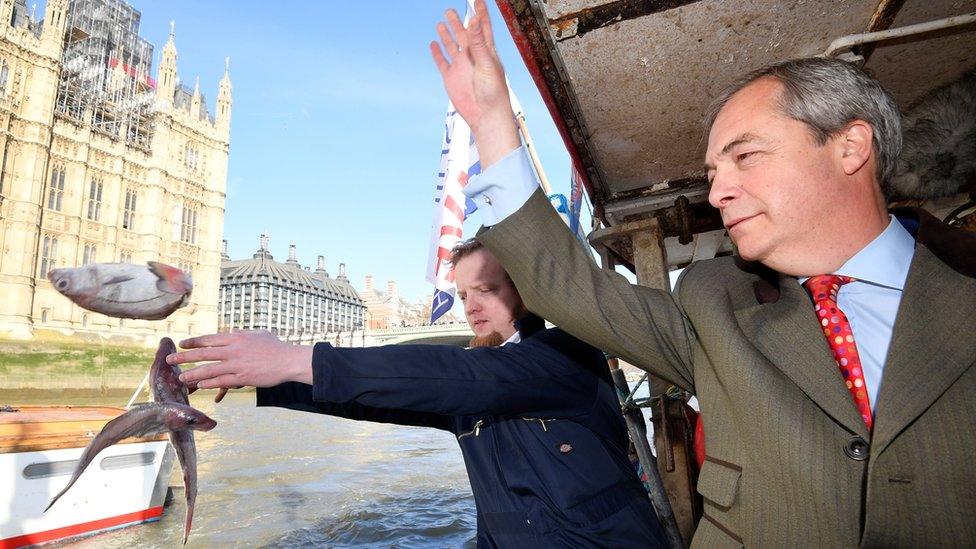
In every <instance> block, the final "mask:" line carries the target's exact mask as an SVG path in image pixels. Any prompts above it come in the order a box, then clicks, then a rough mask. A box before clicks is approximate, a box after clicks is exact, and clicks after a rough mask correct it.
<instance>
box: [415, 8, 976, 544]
mask: <svg viewBox="0 0 976 549" xmlns="http://www.w3.org/2000/svg"><path fill="white" fill-rule="evenodd" d="M476 10H477V11H478V13H479V14H484V13H486V9H485V6H484V2H483V1H479V2H478V3H476ZM438 34H439V35H440V38H441V41H440V44H432V45H431V50H432V54H433V57H434V61H435V64H436V65H437V66H438V69H439V70H440V72H441V74H442V76H443V78H444V82H445V87H446V88H447V91H448V94H449V95H450V97H451V99H452V101H453V103H454V105H455V107H456V108H457V109H458V112H460V113H461V115H462V116H463V117H464V118H465V119H466V120H467V121H468V123H469V124H470V126H471V128H472V131H473V132H474V133H475V136H476V140H477V144H478V147H479V152H480V155H481V162H482V168H483V170H484V171H483V173H482V175H480V176H478V177H476V178H474V179H473V180H472V182H471V183H470V184H469V185H468V187H467V188H466V189H465V192H466V193H467V194H468V195H469V196H470V197H472V198H473V199H475V200H476V201H477V202H478V204H479V210H480V211H481V212H482V214H481V215H482V220H483V222H484V224H485V225H490V226H492V228H491V229H490V230H488V231H487V232H486V233H484V234H483V235H482V236H481V237H480V239H481V240H482V241H483V242H484V243H485V244H486V245H487V246H488V247H489V248H490V249H491V250H492V252H493V253H494V254H495V256H496V257H497V258H498V259H499V260H500V261H501V263H502V264H503V265H504V267H505V269H506V270H507V271H508V272H509V274H510V275H511V277H512V279H513V280H514V281H515V284H516V286H517V287H518V289H519V291H520V293H521V295H522V297H523V299H524V300H525V303H526V306H527V307H529V308H530V309H532V310H534V311H537V312H538V313H539V314H541V315H542V316H544V317H545V318H547V319H549V320H551V321H552V322H554V323H555V324H557V325H558V326H560V327H561V328H563V329H564V330H565V331H567V332H569V333H571V334H573V335H575V336H577V337H579V338H581V339H583V340H585V341H587V342H589V343H591V344H593V345H594V346H596V347H599V348H602V349H604V350H606V351H609V352H611V353H613V354H616V355H619V356H621V357H623V358H624V359H626V360H627V361H629V362H631V363H633V364H636V365H638V366H640V367H641V368H644V369H646V370H648V371H650V372H653V373H654V374H656V375H659V376H661V377H663V378H665V379H667V380H669V381H671V382H673V383H675V384H676V385H678V386H680V387H682V388H684V389H686V390H688V391H691V392H693V393H695V394H696V395H697V397H698V399H699V402H700V404H701V411H702V417H703V420H704V424H705V431H706V432H707V436H708V455H707V457H706V458H705V465H704V467H703V469H702V471H701V476H700V479H699V485H698V490H699V492H700V493H701V494H702V496H703V497H704V502H705V503H704V504H705V514H704V518H703V520H702V521H701V523H700V524H699V527H698V530H697V532H696V534H695V537H694V540H693V545H694V546H696V547H735V546H744V545H745V546H760V547H782V546H829V547H855V546H864V547H873V546H901V547H910V546H912V547H917V546H972V545H974V544H976V460H974V456H976V424H974V422H973V416H974V414H976V398H974V397H976V368H974V367H973V365H974V363H976V337H974V336H973V334H974V333H976V259H974V258H976V238H974V236H973V235H972V234H971V233H963V232H961V231H958V230H955V229H951V228H949V227H947V226H946V225H944V224H942V223H941V222H939V221H938V220H936V219H934V218H933V217H931V216H930V215H928V214H926V213H925V212H923V211H920V210H905V211H894V212H890V213H889V212H888V211H887V209H886V200H885V184H886V182H887V181H888V180H889V179H890V178H891V176H892V172H893V171H894V163H895V160H896V159H897V157H898V152H899V149H900V146H901V130H900V122H899V114H898V110H897V107H896V106H895V104H894V102H893V101H892V99H891V98H890V96H889V95H888V94H887V92H885V91H884V90H883V89H882V88H881V86H880V84H878V83H877V82H876V81H875V80H873V79H871V78H870V77H868V76H867V75H865V74H864V73H863V72H861V71H860V70H859V69H857V68H856V67H854V66H852V65H849V64H847V63H844V62H841V61H835V60H826V59H803V60H795V61H791V62H786V63H781V64H778V65H775V66H771V67H766V68H764V69H760V70H759V71H756V72H754V73H752V74H750V75H747V76H746V77H745V78H743V79H742V80H740V81H739V82H736V83H734V84H733V85H732V86H731V87H730V88H729V89H728V91H727V92H725V93H724V94H723V95H721V96H720V97H719V98H718V99H717V100H716V102H715V107H714V109H713V110H712V114H711V115H710V116H709V119H708V120H707V122H708V127H709V129H710V132H709V138H708V148H707V152H706V155H705V165H706V169H707V171H708V177H709V180H710V181H711V190H710V194H709V201H710V202H711V203H712V205H713V206H715V207H716V208H718V209H719V211H720V212H721V214H722V219H723V221H724V223H725V225H726V228H727V229H728V231H729V235H730V236H731V238H732V239H733V242H734V243H735V244H736V249H737V252H736V256H735V257H726V258H720V259H715V260H710V261H703V262H698V263H695V264H693V265H691V266H690V267H689V268H687V269H686V270H685V272H684V274H683V276H682V278H681V280H680V281H679V283H678V289H677V290H676V292H675V294H673V295H672V294H669V293H667V292H663V291H658V290H653V289H649V288H644V287H640V286H634V285H631V284H629V283H628V282H627V281H626V280H625V279H624V278H623V277H621V276H619V275H617V274H615V273H612V272H606V271H602V270H600V269H598V268H597V267H596V266H595V265H593V262H592V260H591V259H590V258H589V257H588V256H587V254H586V253H585V251H583V250H582V249H581V248H580V247H579V246H578V244H577V243H575V242H574V240H573V237H572V235H570V234H569V232H568V231H567V230H566V228H565V226H564V224H563V223H562V222H561V221H560V219H559V218H558V216H557V215H556V214H555V213H554V212H553V211H552V208H551V207H550V206H549V204H548V201H546V199H545V197H544V196H543V195H542V194H541V193H540V192H539V191H538V190H533V185H534V181H533V179H532V177H531V169H530V168H529V166H528V163H527V161H526V160H525V155H524V152H523V151H522V150H521V147H520V143H519V139H518V135H517V132H516V130H515V126H514V122H513V117H512V112H511V109H510V106H509V103H508V96H507V90H506V86H505V80H504V72H503V70H502V67H501V64H500V63H499V62H498V58H497V55H496V54H495V51H494V45H493V43H492V38H491V27H490V22H489V21H488V19H487V18H486V17H484V16H482V15H479V16H476V17H475V18H474V19H473V20H472V22H471V23H470V24H469V26H468V28H467V29H465V28H463V27H462V26H461V24H460V21H459V20H458V18H457V15H456V14H454V13H453V12H449V13H448V16H447V24H446V25H445V24H441V25H438ZM828 274H836V275H843V276H847V277H851V278H853V279H854V280H853V281H852V282H850V283H847V284H844V285H843V286H842V287H841V288H840V291H839V293H838V298H837V307H839V308H841V309H842V310H843V311H845V312H846V315H847V317H849V318H850V326H851V329H852V330H853V338H855V339H856V344H857V351H858V352H859V354H860V360H861V362H862V363H863V370H864V371H863V374H864V375H863V384H864V386H863V389H864V392H865V393H866V395H867V396H866V398H868V399H869V400H870V414H869V419H870V420H871V422H872V423H873V426H871V427H870V428H869V426H868V424H867V423H866V419H865V418H862V415H861V414H860V413H859V412H858V409H857V407H856V406H855V403H854V400H853V398H852V392H850V391H849V390H848V387H847V386H845V379H844V377H842V374H841V371H840V369H839V367H838V366H839V364H840V363H839V361H837V360H835V355H833V354H832V353H831V350H830V348H829V347H828V344H827V342H826V340H825V338H824V332H823V331H822V325H821V323H820V320H821V319H820V318H819V317H818V315H817V313H815V311H814V304H813V301H812V300H811V297H810V295H808V293H807V291H806V290H805V289H804V287H803V286H802V285H801V284H802V283H803V281H805V280H806V279H807V278H809V277H814V276H819V275H828ZM861 383H862V381H861V380H858V385H857V387H858V388H862V387H861V385H860V384H861Z"/></svg>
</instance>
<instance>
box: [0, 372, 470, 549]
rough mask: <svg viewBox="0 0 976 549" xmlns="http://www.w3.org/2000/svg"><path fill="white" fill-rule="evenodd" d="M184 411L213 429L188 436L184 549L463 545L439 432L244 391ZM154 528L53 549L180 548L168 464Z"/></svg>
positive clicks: (448, 457) (180, 508)
mask: <svg viewBox="0 0 976 549" xmlns="http://www.w3.org/2000/svg"><path fill="white" fill-rule="evenodd" d="M213 394H214V393H213V392H212V391H208V392H206V393H204V394H194V395H192V396H191V401H192V402H191V404H192V405H193V406H194V407H196V408H198V409H200V410H201V411H203V412H204V413H206V414H207V415H209V416H210V417H212V418H213V419H215V420H216V421H217V427H216V428H214V429H213V430H212V431H209V432H205V433H197V434H196V441H197V453H198V460H199V468H198V471H199V495H198V496H197V503H196V512H195V513H194V520H193V530H192V532H191V533H190V538H189V541H188V542H187V546H188V547H309V546H316V547H404V548H407V547H474V546H475V528H476V521H475V511H474V499H473V497H472V496H471V488H470V486H469V484H468V479H467V474H466V473H465V470H464V463H463V462H462V460H461V452H460V450H459V449H458V446H457V443H456V442H455V439H454V436H453V435H452V434H450V433H446V432H442V431H436V430H433V429H423V428H416V427H400V426H396V425H385V424H378V423H367V422H357V421H351V420H346V419H342V418H335V417H331V416H325V415H320V414H311V413H304V412H295V411H291V410H282V409H276V408H256V407H255V405H254V393H253V392H231V393H230V394H229V395H227V397H226V398H225V399H224V400H223V402H221V403H220V404H214V403H213V401H212V399H213ZM127 396H128V395H121V394H120V395H112V396H108V397H102V396H91V395H86V394H84V393H77V394H71V395H69V396H65V395H64V394H58V393H55V392H34V393H31V394H20V395H18V393H17V392H16V391H2V392H0V403H15V402H18V401H19V403H21V404H31V403H35V404H37V403H46V404H101V405H115V406H122V405H124V404H125V401H126V400H127ZM170 484H171V485H173V486H179V487H180V488H179V489H178V490H174V497H173V501H172V503H171V504H170V505H169V506H168V507H167V508H166V511H165V513H164V515H163V518H162V519H161V520H160V521H159V522H154V523H149V524H143V525H139V526H133V527H130V528H125V529H122V530H117V531H113V532H107V533H103V534H99V535H96V536H92V537H88V538H85V539H82V540H80V541H77V542H72V543H61V544H58V545H56V546H57V547H70V548H96V547H98V548H101V547H108V548H122V547H125V548H129V547H148V548H153V547H158V548H167V549H169V548H172V547H177V546H179V545H180V541H181V537H182V528H183V513H184V508H185V505H184V500H183V490H182V477H181V475H180V473H179V465H175V466H174V467H173V475H172V479H171V480H170Z"/></svg>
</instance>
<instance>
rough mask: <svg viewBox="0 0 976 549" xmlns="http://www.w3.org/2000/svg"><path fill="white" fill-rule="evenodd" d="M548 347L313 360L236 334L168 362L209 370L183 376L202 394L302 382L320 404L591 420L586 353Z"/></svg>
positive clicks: (198, 343) (593, 381)
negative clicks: (585, 415) (588, 416)
mask: <svg viewBox="0 0 976 549" xmlns="http://www.w3.org/2000/svg"><path fill="white" fill-rule="evenodd" d="M550 338H551V336H548V337H543V336H538V337H533V338H530V339H528V340H526V341H525V342H523V343H520V344H514V345H505V346H503V347H483V348H478V349H469V350H465V349H461V348H460V347H453V346H449V345H389V346H386V347H373V348H367V349H350V348H335V347H332V346H331V345H328V344H326V343H319V344H317V345H316V346H315V348H314V352H313V349H312V348H310V347H294V346H292V345H287V344H285V343H282V342H280V341H278V340H277V338H275V337H274V336H273V335H271V334H270V333H268V332H238V333H231V334H214V335H212V336H202V337H198V338H192V339H189V340H187V341H184V342H182V343H181V346H183V347H185V348H186V347H189V348H188V349H187V350H185V351H181V352H178V353H174V354H173V355H170V356H169V357H167V361H168V362H169V363H170V364H187V363H192V362H198V361H204V362H210V364H205V365H202V366H199V367H197V368H193V369H190V370H186V371H184V372H183V374H182V375H181V376H180V379H182V380H184V381H185V382H187V383H190V384H193V383H195V384H197V385H198V386H199V387H200V388H202V389H210V388H217V387H237V386H241V385H247V386H256V387H271V386H277V385H279V384H281V383H284V382H288V381H298V382H301V383H306V384H309V385H311V386H312V395H311V397H312V399H313V401H315V402H336V403H346V402H355V403H357V404H360V405H364V406H369V407H374V408H386V409H397V410H404V411H410V412H422V413H432V414H441V415H445V416H455V415H468V414H478V413H485V414H529V413H535V414H541V415H544V416H545V417H553V418H556V417H572V416H576V415H580V414H582V413H585V412H586V411H588V410H589V408H590V407H591V406H592V405H593V402H594V399H595V398H596V386H597V382H598V378H597V377H596V375H595V374H593V373H592V372H590V371H589V370H588V369H587V368H586V364H585V363H582V362H579V361H581V360H583V354H584V353H583V351H582V350H580V351H579V352H576V351H573V352H569V351H568V349H570V348H575V347H579V348H580V349H584V346H583V344H582V343H579V342H578V341H575V340H572V339H571V338H568V337H566V336H564V338H563V340H560V341H558V342H555V341H550ZM574 341H575V343H574ZM586 349H590V350H591V351H592V349H591V348H588V347H586ZM313 378H314V379H313Z"/></svg>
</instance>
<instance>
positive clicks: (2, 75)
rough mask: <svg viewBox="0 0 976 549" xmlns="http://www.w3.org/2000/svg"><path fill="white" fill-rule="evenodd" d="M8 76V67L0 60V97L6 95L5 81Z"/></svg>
mask: <svg viewBox="0 0 976 549" xmlns="http://www.w3.org/2000/svg"><path fill="white" fill-rule="evenodd" d="M9 76H10V67H9V66H7V62H6V61H2V60H0V95H7V79H8V77H9Z"/></svg>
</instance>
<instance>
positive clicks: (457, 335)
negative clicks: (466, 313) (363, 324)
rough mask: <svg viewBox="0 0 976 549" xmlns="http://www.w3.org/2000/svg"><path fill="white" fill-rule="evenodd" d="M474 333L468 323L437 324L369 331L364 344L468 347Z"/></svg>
mask: <svg viewBox="0 0 976 549" xmlns="http://www.w3.org/2000/svg"><path fill="white" fill-rule="evenodd" d="M472 337H474V332H472V331H471V328H470V327H469V326H468V325H467V323H458V324H435V325H433V326H405V327H401V328H390V329H387V330H368V331H367V332H366V334H365V338H364V343H365V344H366V346H367V347H369V346H373V345H398V344H402V343H422V344H437V345H459V346H461V347H466V346H467V345H468V342H469V341H471V338H472Z"/></svg>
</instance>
